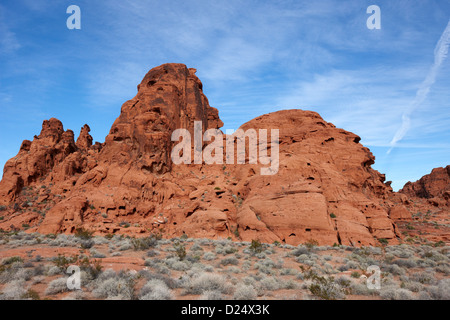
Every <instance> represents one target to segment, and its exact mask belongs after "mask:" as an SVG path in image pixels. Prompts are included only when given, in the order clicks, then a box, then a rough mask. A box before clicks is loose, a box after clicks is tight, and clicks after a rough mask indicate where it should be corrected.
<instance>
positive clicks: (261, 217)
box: [0, 64, 410, 246]
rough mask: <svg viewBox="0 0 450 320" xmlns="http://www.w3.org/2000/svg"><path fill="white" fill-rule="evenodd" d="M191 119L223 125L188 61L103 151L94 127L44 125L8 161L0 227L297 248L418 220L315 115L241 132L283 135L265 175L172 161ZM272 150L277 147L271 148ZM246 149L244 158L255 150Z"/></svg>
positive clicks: (155, 72) (393, 236) (371, 238)
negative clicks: (271, 171)
mask: <svg viewBox="0 0 450 320" xmlns="http://www.w3.org/2000/svg"><path fill="white" fill-rule="evenodd" d="M194 121H201V123H202V128H203V131H205V130H206V129H218V128H220V127H221V126H222V125H223V124H222V121H221V120H220V119H219V116H218V111H217V109H215V108H212V107H210V106H209V103H208V100H207V98H206V97H205V95H204V94H203V91H202V83H201V81H200V80H199V79H198V78H197V77H196V75H195V69H188V68H187V67H186V66H185V65H182V64H165V65H162V66H159V67H157V68H154V69H152V70H151V71H149V72H148V73H147V75H146V76H145V77H144V79H143V80H142V82H141V83H140V84H139V86H138V93H137V95H136V96H135V97H134V98H133V99H131V100H129V101H127V102H126V103H124V105H123V106H122V110H121V114H120V116H119V117H118V118H117V120H116V121H115V122H114V124H113V125H112V127H111V131H110V133H109V135H108V136H107V137H106V140H105V143H104V144H99V143H96V144H95V145H92V137H91V136H90V135H89V131H90V128H89V126H87V125H85V126H84V127H83V128H82V129H81V133H80V135H79V137H78V139H77V142H76V143H75V142H74V135H73V132H72V131H70V130H67V131H64V129H63V126H62V124H61V122H60V121H58V120H56V119H50V120H49V121H44V124H43V129H42V132H41V134H40V135H39V136H38V137H35V139H34V140H33V142H30V141H24V142H23V144H22V146H21V149H20V151H19V153H18V155H17V156H16V157H14V158H12V159H11V160H9V161H8V162H7V164H6V165H5V169H4V176H3V180H2V181H1V182H0V202H1V204H4V205H5V207H4V208H6V209H5V210H4V211H5V214H4V220H2V221H0V228H3V229H12V228H20V227H21V225H23V224H27V225H30V227H31V228H30V229H29V230H31V231H38V232H42V233H58V232H65V233H70V232H74V231H75V230H76V229H77V228H81V227H83V228H86V229H91V230H94V231H96V232H97V233H99V234H102V233H103V234H106V233H121V234H124V233H126V234H132V235H146V234H148V233H149V232H162V233H163V235H164V236H166V237H173V236H180V235H182V234H187V235H188V236H191V237H212V238H227V237H232V238H233V239H240V240H245V241H250V240H252V239H260V240H261V241H265V242H273V241H279V242H285V243H289V244H293V245H297V244H299V243H303V242H306V241H312V240H314V241H317V242H318V243H319V244H333V243H342V244H348V245H355V246H359V245H375V244H377V243H378V241H377V239H388V240H389V242H390V243H396V242H397V241H398V239H399V238H400V237H401V235H400V234H399V232H398V230H397V227H396V224H395V221H397V220H402V219H408V218H410V217H409V216H408V210H406V208H405V207H404V202H405V201H406V200H405V199H402V197H401V196H398V195H396V194H395V193H393V192H392V189H391V188H390V186H389V183H387V182H386V183H385V177H384V175H382V174H380V173H379V172H377V171H376V170H374V169H372V168H371V165H372V164H373V163H374V160H375V158H374V156H373V155H372V153H371V152H370V151H369V149H367V148H365V147H364V146H363V145H361V144H360V143H359V141H360V138H359V137H358V136H357V135H355V134H353V133H350V132H347V131H345V130H343V129H339V128H336V127H335V126H334V125H333V124H331V123H328V122H326V121H324V120H323V119H322V118H321V117H320V116H319V115H318V114H317V113H315V112H311V111H303V110H285V111H279V112H274V113H271V114H266V115H263V116H260V117H258V118H256V119H253V120H252V121H250V122H248V123H246V124H244V125H243V126H242V127H241V128H242V129H243V130H247V129H255V130H259V129H267V130H268V131H269V134H270V130H271V129H279V169H278V172H277V174H275V175H266V176H264V175H261V174H260V169H261V168H262V167H267V165H264V164H261V163H256V164H245V165H242V164H226V163H225V164H214V165H207V164H205V163H203V164H182V165H174V164H173V163H172V161H171V157H170V153H171V150H172V147H173V146H174V142H172V141H171V134H172V132H173V130H175V129H179V128H186V129H188V130H189V131H191V133H192V131H193V128H194ZM260 138H261V137H260ZM225 139H226V137H224V141H225ZM261 141H262V139H259V140H258V142H259V143H261ZM205 146H206V144H204V145H203V147H205ZM274 147H275V145H272V143H271V142H270V140H269V143H268V145H267V151H268V152H270V150H273V149H274ZM245 153H246V157H247V160H248V158H249V150H248V146H247V148H246V150H245ZM224 158H225V155H224ZM235 163H236V162H235ZM33 210H34V211H33ZM405 210H406V211H405Z"/></svg>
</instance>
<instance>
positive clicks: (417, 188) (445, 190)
mask: <svg viewBox="0 0 450 320" xmlns="http://www.w3.org/2000/svg"><path fill="white" fill-rule="evenodd" d="M399 192H400V193H403V194H405V195H407V196H408V197H410V198H422V199H428V201H429V202H430V203H432V204H435V205H437V206H439V205H445V204H446V205H449V204H450V165H449V166H447V167H445V168H435V169H433V170H432V171H431V173H430V174H427V175H425V176H423V177H422V178H420V179H419V180H418V181H416V182H407V183H406V184H405V186H404V187H403V188H402V189H401V190H400V191H399Z"/></svg>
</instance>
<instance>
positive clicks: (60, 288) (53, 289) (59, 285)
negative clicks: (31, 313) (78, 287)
mask: <svg viewBox="0 0 450 320" xmlns="http://www.w3.org/2000/svg"><path fill="white" fill-rule="evenodd" d="M66 291H68V288H67V278H65V277H63V278H58V279H55V280H53V281H52V282H50V283H49V284H48V287H47V289H45V294H46V295H54V294H58V293H62V292H66Z"/></svg>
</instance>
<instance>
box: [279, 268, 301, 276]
mask: <svg viewBox="0 0 450 320" xmlns="http://www.w3.org/2000/svg"><path fill="white" fill-rule="evenodd" d="M297 274H298V271H297V270H295V269H292V268H283V269H281V270H280V275H281V276H288V275H289V276H295V275H297Z"/></svg>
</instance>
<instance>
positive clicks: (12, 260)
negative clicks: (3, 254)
mask: <svg viewBox="0 0 450 320" xmlns="http://www.w3.org/2000/svg"><path fill="white" fill-rule="evenodd" d="M15 262H20V263H23V259H22V258H21V257H9V258H5V259H3V261H2V265H4V266H9V265H12V264H13V263H15Z"/></svg>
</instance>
